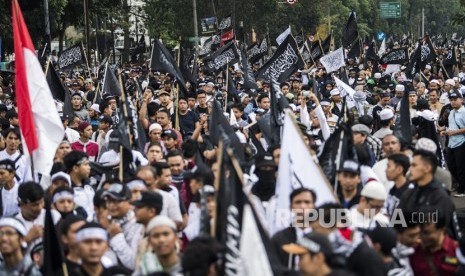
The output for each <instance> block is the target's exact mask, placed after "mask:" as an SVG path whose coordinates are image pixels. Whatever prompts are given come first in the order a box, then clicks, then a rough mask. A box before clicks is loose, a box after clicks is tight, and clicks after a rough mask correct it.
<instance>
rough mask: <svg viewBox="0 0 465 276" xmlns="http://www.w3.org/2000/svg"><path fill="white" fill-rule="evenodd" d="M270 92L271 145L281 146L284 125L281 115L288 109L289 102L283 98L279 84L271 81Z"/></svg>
mask: <svg viewBox="0 0 465 276" xmlns="http://www.w3.org/2000/svg"><path fill="white" fill-rule="evenodd" d="M270 84H271V91H270V130H271V144H272V145H279V144H281V127H282V126H283V125H284V122H283V113H284V109H286V108H289V102H288V101H287V100H286V99H285V98H284V95H283V94H282V93H281V89H280V88H279V83H277V82H276V80H273V79H271V80H270Z"/></svg>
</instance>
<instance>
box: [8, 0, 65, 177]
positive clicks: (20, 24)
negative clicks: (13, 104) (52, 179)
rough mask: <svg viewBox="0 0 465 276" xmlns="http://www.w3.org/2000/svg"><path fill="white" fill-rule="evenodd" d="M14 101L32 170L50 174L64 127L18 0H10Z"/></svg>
mask: <svg viewBox="0 0 465 276" xmlns="http://www.w3.org/2000/svg"><path fill="white" fill-rule="evenodd" d="M11 3H12V15H13V34H14V43H15V65H16V78H15V84H16V91H15V93H16V101H17V105H18V119H19V124H20V128H21V132H22V135H23V137H24V141H23V143H25V145H26V146H27V149H28V153H29V155H30V156H32V161H33V164H34V170H35V171H36V172H39V173H42V174H47V175H48V174H50V170H51V168H52V165H53V158H54V156H55V151H56V149H57V147H58V145H59V144H60V142H61V141H62V139H63V136H64V129H63V124H62V123H61V120H60V117H59V115H58V111H57V109H56V107H55V103H54V101H53V98H52V93H51V92H50V88H49V87H48V84H47V80H46V79H45V74H44V72H43V71H42V68H41V66H40V63H39V60H38V58H37V56H36V53H35V49H34V45H33V44H32V41H31V37H30V36H29V31H28V30H27V27H26V24H25V23H24V18H23V15H22V13H21V10H20V7H19V4H18V1H17V0H12V2H11Z"/></svg>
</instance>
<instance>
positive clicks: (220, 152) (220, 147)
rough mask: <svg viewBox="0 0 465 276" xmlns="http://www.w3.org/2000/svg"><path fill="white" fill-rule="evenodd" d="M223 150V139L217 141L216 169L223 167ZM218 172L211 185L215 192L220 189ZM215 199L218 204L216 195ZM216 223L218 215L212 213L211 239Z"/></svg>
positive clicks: (214, 232) (220, 172)
mask: <svg viewBox="0 0 465 276" xmlns="http://www.w3.org/2000/svg"><path fill="white" fill-rule="evenodd" d="M223 148H224V141H223V139H220V141H218V168H221V166H222V165H223ZM218 172H219V175H218V177H216V178H215V181H214V182H213V185H214V187H215V191H217V192H218V191H219V189H220V178H221V174H222V173H224V172H222V171H221V170H219V171H218ZM216 197H217V202H218V195H217V196H216ZM215 209H216V208H215ZM217 222H218V214H217V212H214V213H213V223H212V224H211V229H210V231H211V232H210V233H211V236H212V237H215V234H216V224H217Z"/></svg>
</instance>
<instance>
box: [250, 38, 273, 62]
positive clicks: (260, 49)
mask: <svg viewBox="0 0 465 276" xmlns="http://www.w3.org/2000/svg"><path fill="white" fill-rule="evenodd" d="M267 52H268V42H267V41H266V38H264V39H263V40H262V42H261V43H260V44H254V45H253V46H251V47H249V49H247V57H248V58H249V61H250V62H251V63H254V62H255V61H256V60H258V59H259V58H261V57H263V56H264V55H265V54H266V53H267Z"/></svg>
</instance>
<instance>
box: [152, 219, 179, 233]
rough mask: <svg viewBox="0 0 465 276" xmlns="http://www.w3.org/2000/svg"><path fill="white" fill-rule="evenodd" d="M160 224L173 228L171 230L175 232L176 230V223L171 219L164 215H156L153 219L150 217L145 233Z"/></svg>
mask: <svg viewBox="0 0 465 276" xmlns="http://www.w3.org/2000/svg"><path fill="white" fill-rule="evenodd" d="M161 226H166V227H169V228H171V229H173V231H175V232H176V231H177V227H176V223H175V222H174V221H173V220H172V219H170V218H169V217H166V216H156V217H154V218H153V219H151V220H150V222H149V224H148V225H147V229H146V233H150V231H152V229H154V228H156V227H161Z"/></svg>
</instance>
